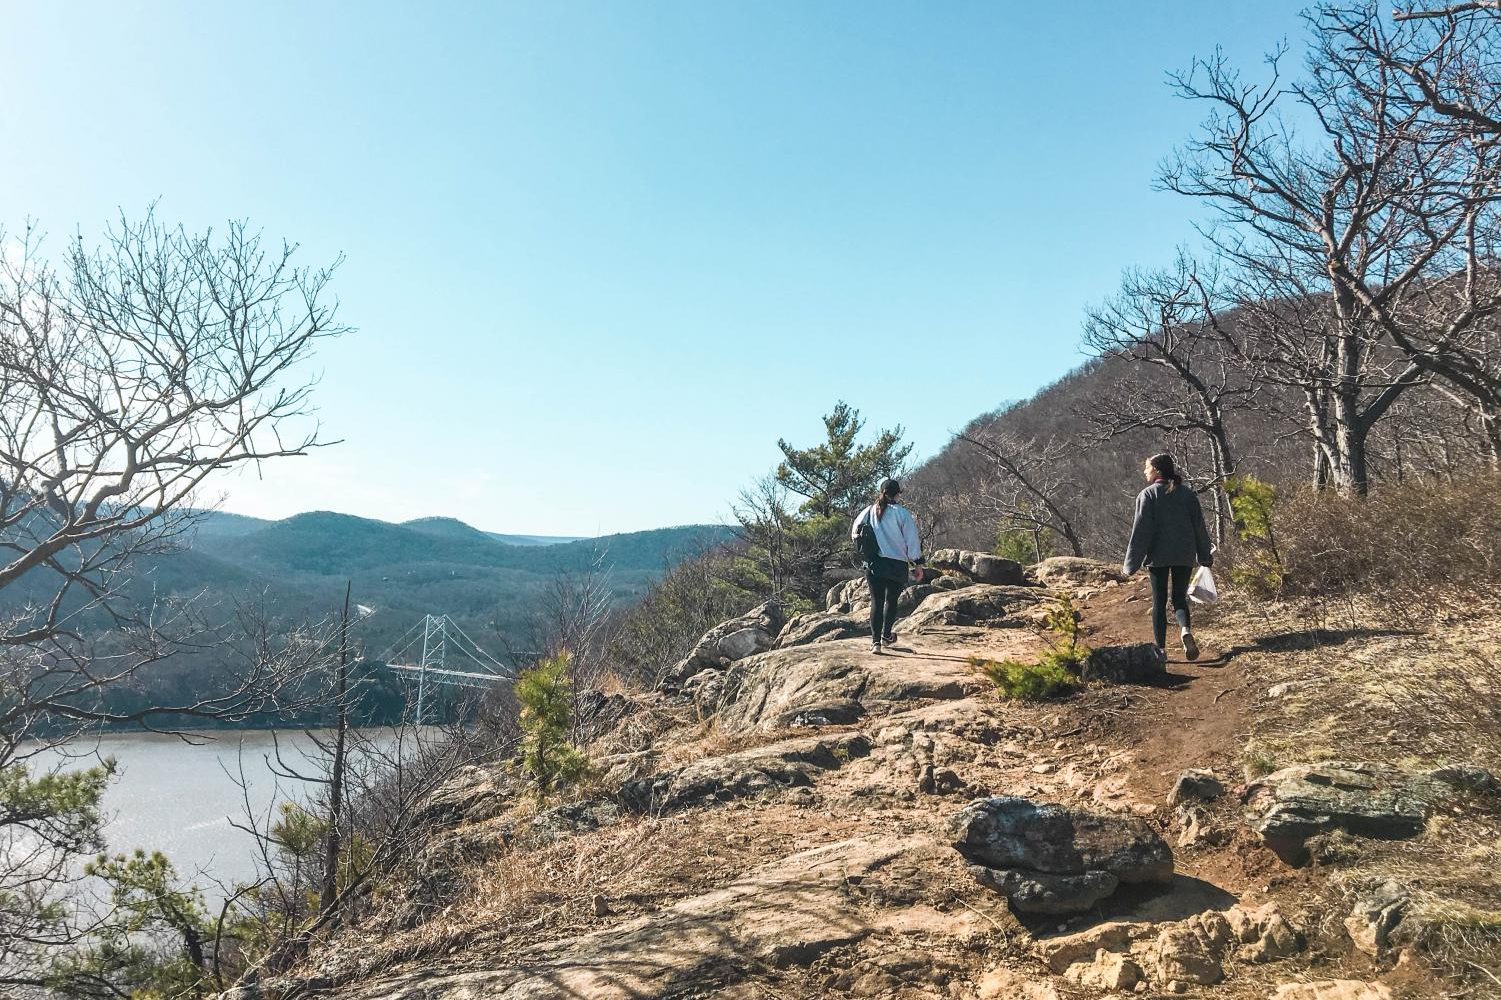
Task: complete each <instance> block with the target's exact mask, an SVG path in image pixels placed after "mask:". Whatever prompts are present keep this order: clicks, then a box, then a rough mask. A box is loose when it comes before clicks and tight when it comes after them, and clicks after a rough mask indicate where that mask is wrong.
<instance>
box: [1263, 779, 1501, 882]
mask: <svg viewBox="0 0 1501 1000" xmlns="http://www.w3.org/2000/svg"><path fill="white" fill-rule="evenodd" d="M1490 787H1494V779H1493V778H1492V777H1491V776H1490V775H1489V774H1488V773H1486V772H1484V771H1481V770H1479V769H1478V768H1443V769H1440V770H1436V771H1426V772H1413V771H1404V770H1401V769H1400V768H1395V767H1390V766H1388V765H1385V764H1372V763H1345V762H1329V763H1324V764H1298V765H1295V766H1293V767H1285V768H1283V769H1282V770H1280V771H1275V772H1273V773H1272V774H1269V775H1267V776H1266V777H1264V778H1260V779H1258V780H1256V781H1253V782H1251V783H1249V784H1248V785H1246V788H1245V791H1244V793H1243V794H1242V801H1243V802H1244V803H1245V806H1246V821H1247V823H1249V824H1250V826H1251V828H1252V829H1253V830H1255V831H1256V832H1257V833H1259V834H1260V835H1261V839H1262V840H1263V841H1264V842H1265V843H1266V845H1267V846H1268V847H1269V848H1271V849H1272V850H1273V851H1274V852H1276V853H1277V855H1278V856H1279V857H1281V858H1282V859H1283V860H1284V861H1287V862H1288V863H1289V864H1301V863H1303V862H1304V861H1306V860H1307V858H1308V849H1307V846H1306V845H1307V841H1308V838H1310V837H1312V836H1314V835H1315V834H1318V833H1323V832H1325V831H1328V830H1335V829H1339V830H1343V831H1345V832H1346V833H1351V834H1354V835H1356V836H1359V837H1372V838H1377V839H1381V840H1400V839H1404V838H1407V837H1415V836H1417V835H1418V834H1419V833H1421V832H1422V831H1423V827H1424V826H1425V824H1426V823H1427V821H1428V817H1429V816H1430V815H1431V814H1432V813H1433V811H1434V809H1435V808H1437V807H1439V806H1441V805H1444V804H1446V803H1448V802H1449V801H1451V800H1453V799H1454V798H1456V797H1457V796H1459V795H1462V794H1466V793H1471V792H1473V791H1475V790H1477V789H1486V788H1490Z"/></svg>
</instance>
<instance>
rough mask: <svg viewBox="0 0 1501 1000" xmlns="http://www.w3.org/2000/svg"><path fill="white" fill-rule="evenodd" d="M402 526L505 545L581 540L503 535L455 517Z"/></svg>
mask: <svg viewBox="0 0 1501 1000" xmlns="http://www.w3.org/2000/svg"><path fill="white" fill-rule="evenodd" d="M401 526H402V527H403V528H411V529H412V530H413V531H421V532H423V533H425V534H429V535H436V536H439V537H444V538H464V539H475V538H489V539H491V540H492V541H496V542H503V543H504V544H506V545H559V544H562V543H563V542H578V541H583V540H584V536H580V535H503V534H500V533H499V532H496V531H481V530H480V529H478V528H475V527H471V526H470V525H467V524H465V523H464V522H463V521H460V520H459V519H458V518H456V517H419V518H417V519H416V520H412V521H403V522H401Z"/></svg>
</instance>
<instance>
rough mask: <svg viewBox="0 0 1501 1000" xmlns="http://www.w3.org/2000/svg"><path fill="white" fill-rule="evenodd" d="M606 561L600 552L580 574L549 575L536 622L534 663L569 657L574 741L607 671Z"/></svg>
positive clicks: (610, 603) (611, 604) (610, 607)
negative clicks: (589, 701)
mask: <svg viewBox="0 0 1501 1000" xmlns="http://www.w3.org/2000/svg"><path fill="white" fill-rule="evenodd" d="M607 557H608V552H606V551H605V550H603V549H601V550H599V551H597V552H596V553H595V554H594V558H593V559H592V560H591V562H590V563H589V565H588V567H587V568H586V569H584V570H583V571H581V572H559V573H556V574H554V576H553V577H552V579H551V580H549V581H548V583H547V586H546V588H545V589H544V591H543V596H542V606H541V609H540V610H539V611H538V614H537V619H536V625H537V628H536V631H535V635H534V637H533V648H534V649H535V650H536V651H537V655H538V657H540V658H546V657H551V656H558V655H561V654H563V653H565V652H566V653H567V654H568V664H569V667H568V669H569V678H570V680H571V682H572V683H571V686H570V690H571V692H572V698H573V705H572V712H571V713H570V720H571V723H572V726H573V729H574V734H573V736H574V739H575V740H577V739H580V738H581V734H582V733H583V732H584V731H585V730H586V729H587V727H588V726H589V724H590V722H592V721H593V720H592V719H590V718H589V717H588V714H589V713H588V712H586V711H584V705H585V702H586V699H587V696H588V695H589V693H590V692H591V691H594V690H596V689H598V688H599V686H600V684H601V683H602V682H603V680H604V673H605V670H606V669H607V667H608V660H607V657H606V649H607V648H608V646H609V642H610V631H611V629H610V626H611V624H612V621H613V618H614V614H613V613H614V609H615V600H614V595H613V594H612V592H611V587H610V569H609V566H608V565H607V562H606V559H607Z"/></svg>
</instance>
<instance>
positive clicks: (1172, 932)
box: [1032, 904, 1302, 992]
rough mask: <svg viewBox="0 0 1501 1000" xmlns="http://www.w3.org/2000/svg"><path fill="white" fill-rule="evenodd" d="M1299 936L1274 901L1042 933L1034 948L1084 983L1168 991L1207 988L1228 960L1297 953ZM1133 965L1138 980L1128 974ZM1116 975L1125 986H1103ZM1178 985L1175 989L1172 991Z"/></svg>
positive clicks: (1051, 967) (1045, 961)
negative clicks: (1180, 916)
mask: <svg viewBox="0 0 1501 1000" xmlns="http://www.w3.org/2000/svg"><path fill="white" fill-rule="evenodd" d="M1301 947H1302V940H1301V938H1300V936H1299V935H1298V933H1297V932H1296V931H1295V930H1293V928H1292V925H1291V924H1289V923H1288V922H1287V920H1286V919H1284V918H1283V916H1282V914H1281V912H1279V911H1278V909H1277V907H1276V905H1275V904H1267V905H1265V906H1262V907H1259V908H1256V909H1252V908H1249V907H1244V906H1234V907H1231V908H1230V909H1229V910H1228V911H1226V912H1223V913H1221V912H1219V911H1216V910H1207V911H1205V912H1203V913H1196V914H1194V915H1193V916H1191V917H1188V918H1187V919H1184V920H1173V921H1166V922H1163V923H1147V922H1131V921H1109V922H1106V923H1103V924H1097V925H1095V926H1094V927H1090V928H1088V929H1087V930H1083V931H1079V932H1077V933H1075V934H1066V935H1060V936H1058V937H1050V938H1042V939H1040V940H1038V941H1037V942H1036V943H1034V945H1033V947H1032V950H1033V953H1034V954H1035V955H1036V956H1037V957H1038V958H1039V959H1041V960H1042V962H1043V964H1044V965H1046V966H1047V967H1048V969H1049V970H1050V971H1051V972H1053V973H1055V974H1058V975H1062V976H1064V977H1065V978H1067V979H1070V980H1071V981H1073V982H1075V983H1079V984H1080V985H1093V986H1096V987H1097V988H1107V989H1124V988H1127V987H1129V986H1130V985H1132V984H1134V983H1135V982H1136V981H1137V980H1138V979H1139V980H1141V981H1144V982H1150V983H1153V984H1155V985H1157V986H1159V987H1161V988H1163V989H1165V990H1167V991H1168V992H1182V991H1183V988H1184V987H1187V986H1191V985H1197V986H1210V985H1213V984H1215V983H1218V982H1220V981H1221V980H1222V979H1224V978H1225V974H1226V968H1225V967H1226V965H1227V964H1228V963H1229V962H1231V961H1242V962H1265V961H1269V960H1272V959H1278V958H1287V957H1290V956H1292V955H1294V954H1296V953H1297V951H1298V950H1299V949H1300V948H1301ZM1132 970H1134V971H1135V973H1136V978H1130V973H1131V971H1132ZM1117 975H1124V976H1125V977H1126V978H1130V982H1129V983H1127V984H1126V986H1124V987H1115V986H1106V985H1103V983H1104V982H1107V981H1109V980H1110V979H1111V978H1113V977H1115V976H1117ZM1174 984H1177V988H1174Z"/></svg>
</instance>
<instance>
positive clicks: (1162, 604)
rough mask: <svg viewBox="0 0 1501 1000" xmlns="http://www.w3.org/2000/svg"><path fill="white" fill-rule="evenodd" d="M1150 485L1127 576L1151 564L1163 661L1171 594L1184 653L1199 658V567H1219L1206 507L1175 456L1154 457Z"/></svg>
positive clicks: (1142, 497) (1141, 503)
mask: <svg viewBox="0 0 1501 1000" xmlns="http://www.w3.org/2000/svg"><path fill="white" fill-rule="evenodd" d="M1142 471H1143V472H1144V473H1145V474H1146V477H1147V487H1146V489H1144V490H1142V491H1141V493H1140V494H1139V495H1138V496H1137V497H1136V519H1135V521H1134V522H1132V524H1131V541H1130V542H1129V543H1128V544H1127V545H1126V564H1125V567H1124V569H1125V571H1126V575H1127V576H1130V575H1131V574H1132V573H1135V572H1136V571H1137V570H1138V569H1141V567H1143V566H1145V567H1147V570H1148V571H1149V572H1150V573H1151V575H1152V636H1153V638H1154V639H1155V640H1156V643H1157V657H1158V659H1159V660H1166V659H1167V650H1166V648H1165V647H1166V646H1167V601H1168V594H1169V590H1171V594H1172V599H1173V614H1174V616H1175V617H1176V618H1177V619H1178V626H1179V628H1181V629H1182V630H1183V636H1182V638H1183V652H1184V654H1185V655H1187V657H1188V658H1189V659H1190V660H1197V659H1198V658H1199V644H1198V642H1196V641H1195V640H1194V634H1193V630H1192V629H1191V628H1190V622H1189V614H1188V587H1189V583H1190V581H1191V580H1192V579H1193V574H1194V570H1195V568H1196V567H1197V566H1210V565H1213V563H1214V551H1213V550H1212V549H1211V548H1210V545H1209V529H1208V528H1206V527H1205V526H1204V509H1203V508H1202V507H1201V506H1200V505H1199V498H1198V496H1197V495H1196V494H1195V493H1194V491H1193V490H1192V489H1185V488H1184V487H1183V477H1182V476H1180V475H1179V474H1178V470H1177V469H1175V468H1174V467H1173V456H1171V455H1168V454H1165V453H1164V454H1161V455H1153V456H1152V457H1151V458H1149V459H1147V464H1146V466H1145V467H1144V468H1143V469H1142Z"/></svg>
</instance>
